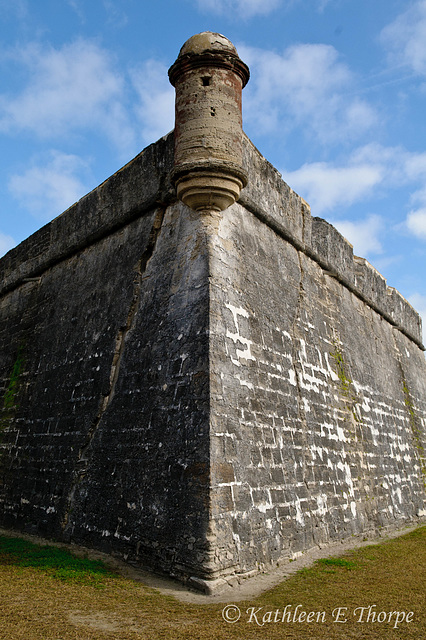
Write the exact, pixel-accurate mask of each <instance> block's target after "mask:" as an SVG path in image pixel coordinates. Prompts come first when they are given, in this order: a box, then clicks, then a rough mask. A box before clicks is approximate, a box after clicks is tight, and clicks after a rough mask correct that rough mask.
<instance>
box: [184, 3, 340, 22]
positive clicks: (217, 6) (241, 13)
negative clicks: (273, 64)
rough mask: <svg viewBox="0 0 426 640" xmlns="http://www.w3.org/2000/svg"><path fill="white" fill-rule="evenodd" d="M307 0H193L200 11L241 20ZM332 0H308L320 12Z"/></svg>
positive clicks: (288, 7)
mask: <svg viewBox="0 0 426 640" xmlns="http://www.w3.org/2000/svg"><path fill="white" fill-rule="evenodd" d="M307 1H308V0H194V2H195V4H196V5H197V6H198V8H199V9H200V10H201V11H205V12H211V13H216V14H221V13H226V14H227V15H228V16H233V15H235V16H238V18H239V19H240V20H241V19H242V20H244V19H247V18H253V17H254V16H266V15H269V14H270V13H272V12H273V11H275V10H276V9H279V8H280V7H282V8H284V9H291V8H293V7H295V6H297V5H298V4H300V3H302V2H307ZM333 1H334V0H310V4H311V7H312V9H313V10H314V11H318V12H320V13H321V12H322V11H324V9H325V7H326V6H327V5H328V4H330V3H331V2H333Z"/></svg>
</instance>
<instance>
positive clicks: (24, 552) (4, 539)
mask: <svg viewBox="0 0 426 640" xmlns="http://www.w3.org/2000/svg"><path fill="white" fill-rule="evenodd" d="M0 562H1V563H3V564H13V565H15V566H19V567H32V568H35V569H40V570H41V571H43V572H46V573H48V574H49V575H51V576H52V577H53V578H56V579H58V580H62V581H63V582H74V583H80V584H91V585H94V586H99V587H100V586H104V582H105V578H111V577H114V576H116V574H115V573H114V572H113V571H111V569H109V568H108V567H107V566H106V565H105V564H104V563H103V562H101V561H100V560H89V559H88V558H77V556H75V555H73V554H72V553H70V552H69V551H67V550H66V549H62V548H59V547H53V546H47V545H43V546H42V545H38V544H34V543H32V542H29V541H27V540H23V539H21V538H9V537H8V536H0Z"/></svg>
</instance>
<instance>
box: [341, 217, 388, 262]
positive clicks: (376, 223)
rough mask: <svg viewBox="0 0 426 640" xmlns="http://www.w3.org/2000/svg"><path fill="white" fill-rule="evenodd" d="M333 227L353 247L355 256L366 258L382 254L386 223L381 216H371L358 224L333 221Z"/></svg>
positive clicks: (351, 221)
mask: <svg viewBox="0 0 426 640" xmlns="http://www.w3.org/2000/svg"><path fill="white" fill-rule="evenodd" d="M333 225H334V226H335V227H336V229H337V230H338V231H340V233H341V234H342V235H343V236H344V237H345V238H346V239H347V240H349V242H350V243H351V244H352V245H353V248H354V253H355V255H358V256H362V257H365V256H368V255H370V254H377V253H382V251H383V247H382V244H381V241H380V236H381V235H382V233H383V229H384V222H383V220H382V218H381V217H380V216H377V215H371V216H368V217H367V218H365V219H364V220H360V221H356V222H354V221H353V220H333Z"/></svg>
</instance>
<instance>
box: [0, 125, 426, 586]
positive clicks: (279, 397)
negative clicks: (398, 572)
mask: <svg viewBox="0 0 426 640" xmlns="http://www.w3.org/2000/svg"><path fill="white" fill-rule="evenodd" d="M243 157H244V168H245V170H246V171H247V174H248V176H249V184H248V186H247V187H246V189H244V190H243V192H242V195H241V198H240V203H236V204H234V205H233V206H232V207H230V208H229V209H227V210H225V211H224V212H222V213H219V212H210V213H203V214H199V213H195V212H194V211H191V210H190V209H188V208H187V207H186V206H184V205H183V204H181V203H178V202H176V196H175V194H174V191H173V189H172V188H171V183H170V174H171V171H172V168H173V139H172V137H171V136H168V137H166V138H165V139H162V140H160V141H159V142H158V143H156V144H155V145H152V146H151V147H148V149H147V150H145V151H144V152H143V153H142V154H140V155H139V156H138V157H137V158H136V159H135V160H134V161H132V162H131V163H129V164H128V165H127V166H126V167H125V168H124V169H122V170H121V171H120V172H118V173H117V174H115V175H114V176H112V177H111V178H110V179H109V180H108V181H106V182H105V183H104V184H103V185H101V186H100V187H99V188H98V189H96V190H95V191H93V192H92V193H91V194H89V195H88V196H86V198H83V199H82V200H81V201H80V202H79V203H77V204H76V205H74V207H72V208H71V209H69V210H68V211H67V212H65V214H63V215H62V216H60V217H59V218H57V219H56V220H55V221H53V222H52V223H50V224H49V225H47V226H46V227H44V228H43V229H42V230H40V231H39V232H38V233H36V234H34V236H32V237H31V238H29V239H28V240H27V241H25V242H24V243H22V245H20V246H19V247H17V248H16V249H14V250H12V251H11V252H9V254H7V256H5V258H3V259H2V260H1V261H0V269H1V274H2V285H1V298H0V347H1V348H0V384H1V388H0V393H1V396H0V397H1V416H0V420H1V422H0V426H1V440H0V506H1V513H0V522H1V524H2V526H7V527H12V528H17V529H21V530H25V531H30V532H38V533H41V534H43V535H45V536H50V537H54V538H57V539H63V540H74V541H76V542H80V543H84V544H86V545H88V546H93V547H97V548H101V549H104V550H108V551H110V552H114V553H119V554H121V555H122V556H123V557H125V558H127V559H128V560H131V561H136V562H139V563H141V564H143V565H148V566H151V567H153V568H155V569H157V570H161V571H167V572H168V573H170V574H171V575H174V576H177V577H179V578H181V579H189V578H191V583H192V584H193V585H195V584H199V585H201V586H200V588H202V589H203V590H205V591H210V590H211V588H213V587H217V588H222V587H224V582H225V581H224V578H226V580H227V581H231V582H232V581H233V580H234V578H233V577H232V576H233V575H238V576H239V575H240V574H244V575H245V574H247V575H252V573H255V572H256V571H257V570H259V568H260V569H261V568H262V567H264V566H267V565H268V564H270V563H274V562H276V561H278V559H279V558H281V557H283V556H291V555H293V554H294V553H297V552H299V551H301V550H303V549H306V548H309V547H311V546H314V545H318V544H321V545H322V544H326V543H327V542H328V541H330V540H334V539H339V538H344V537H348V536H351V535H352V534H353V533H359V532H371V531H373V530H375V529H377V528H378V527H384V526H395V525H398V524H400V523H401V522H404V521H416V520H417V519H420V518H422V517H423V516H425V515H426V507H425V476H426V466H425V460H424V450H425V446H426V443H425V435H424V434H425V424H426V366H425V359H424V355H423V353H422V350H421V348H420V344H421V333H420V320H419V317H418V315H417V314H416V313H415V311H414V310H413V309H412V308H411V307H410V305H408V303H407V302H406V301H405V300H404V299H403V298H402V296H400V294H398V293H397V292H395V291H394V290H392V289H390V288H388V287H386V282H385V281H384V279H383V278H382V277H381V276H380V275H379V274H377V272H375V270H373V268H372V267H371V266H370V265H368V263H366V262H365V261H363V260H362V259H359V258H354V259H353V260H352V261H351V250H350V246H349V245H348V243H346V241H345V240H344V239H343V238H342V237H341V236H340V234H338V233H337V232H336V231H335V230H334V229H333V228H332V227H330V225H328V223H325V222H324V221H320V220H312V219H311V217H310V212H309V207H308V206H307V205H306V203H304V201H303V200H302V198H300V197H299V196H298V195H297V194H295V193H294V192H293V191H292V190H291V189H290V188H289V187H288V186H287V185H286V184H285V183H284V182H283V181H282V180H281V178H280V176H279V174H278V172H276V171H275V169H273V167H271V165H270V164H269V163H267V161H266V160H265V159H264V158H262V156H261V155H260V154H259V152H258V151H257V150H256V149H255V148H254V147H253V145H252V144H251V143H250V141H249V140H248V139H247V138H246V137H244V138H243ZM251 572H252V573H251Z"/></svg>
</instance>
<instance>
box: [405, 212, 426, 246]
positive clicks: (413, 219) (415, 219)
mask: <svg viewBox="0 0 426 640" xmlns="http://www.w3.org/2000/svg"><path fill="white" fill-rule="evenodd" d="M406 224H407V227H408V230H409V231H410V232H411V233H412V234H413V235H415V236H417V237H418V238H420V239H421V240H426V206H425V207H423V208H421V209H417V210H414V211H410V212H409V214H408V216H407V220H406Z"/></svg>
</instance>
